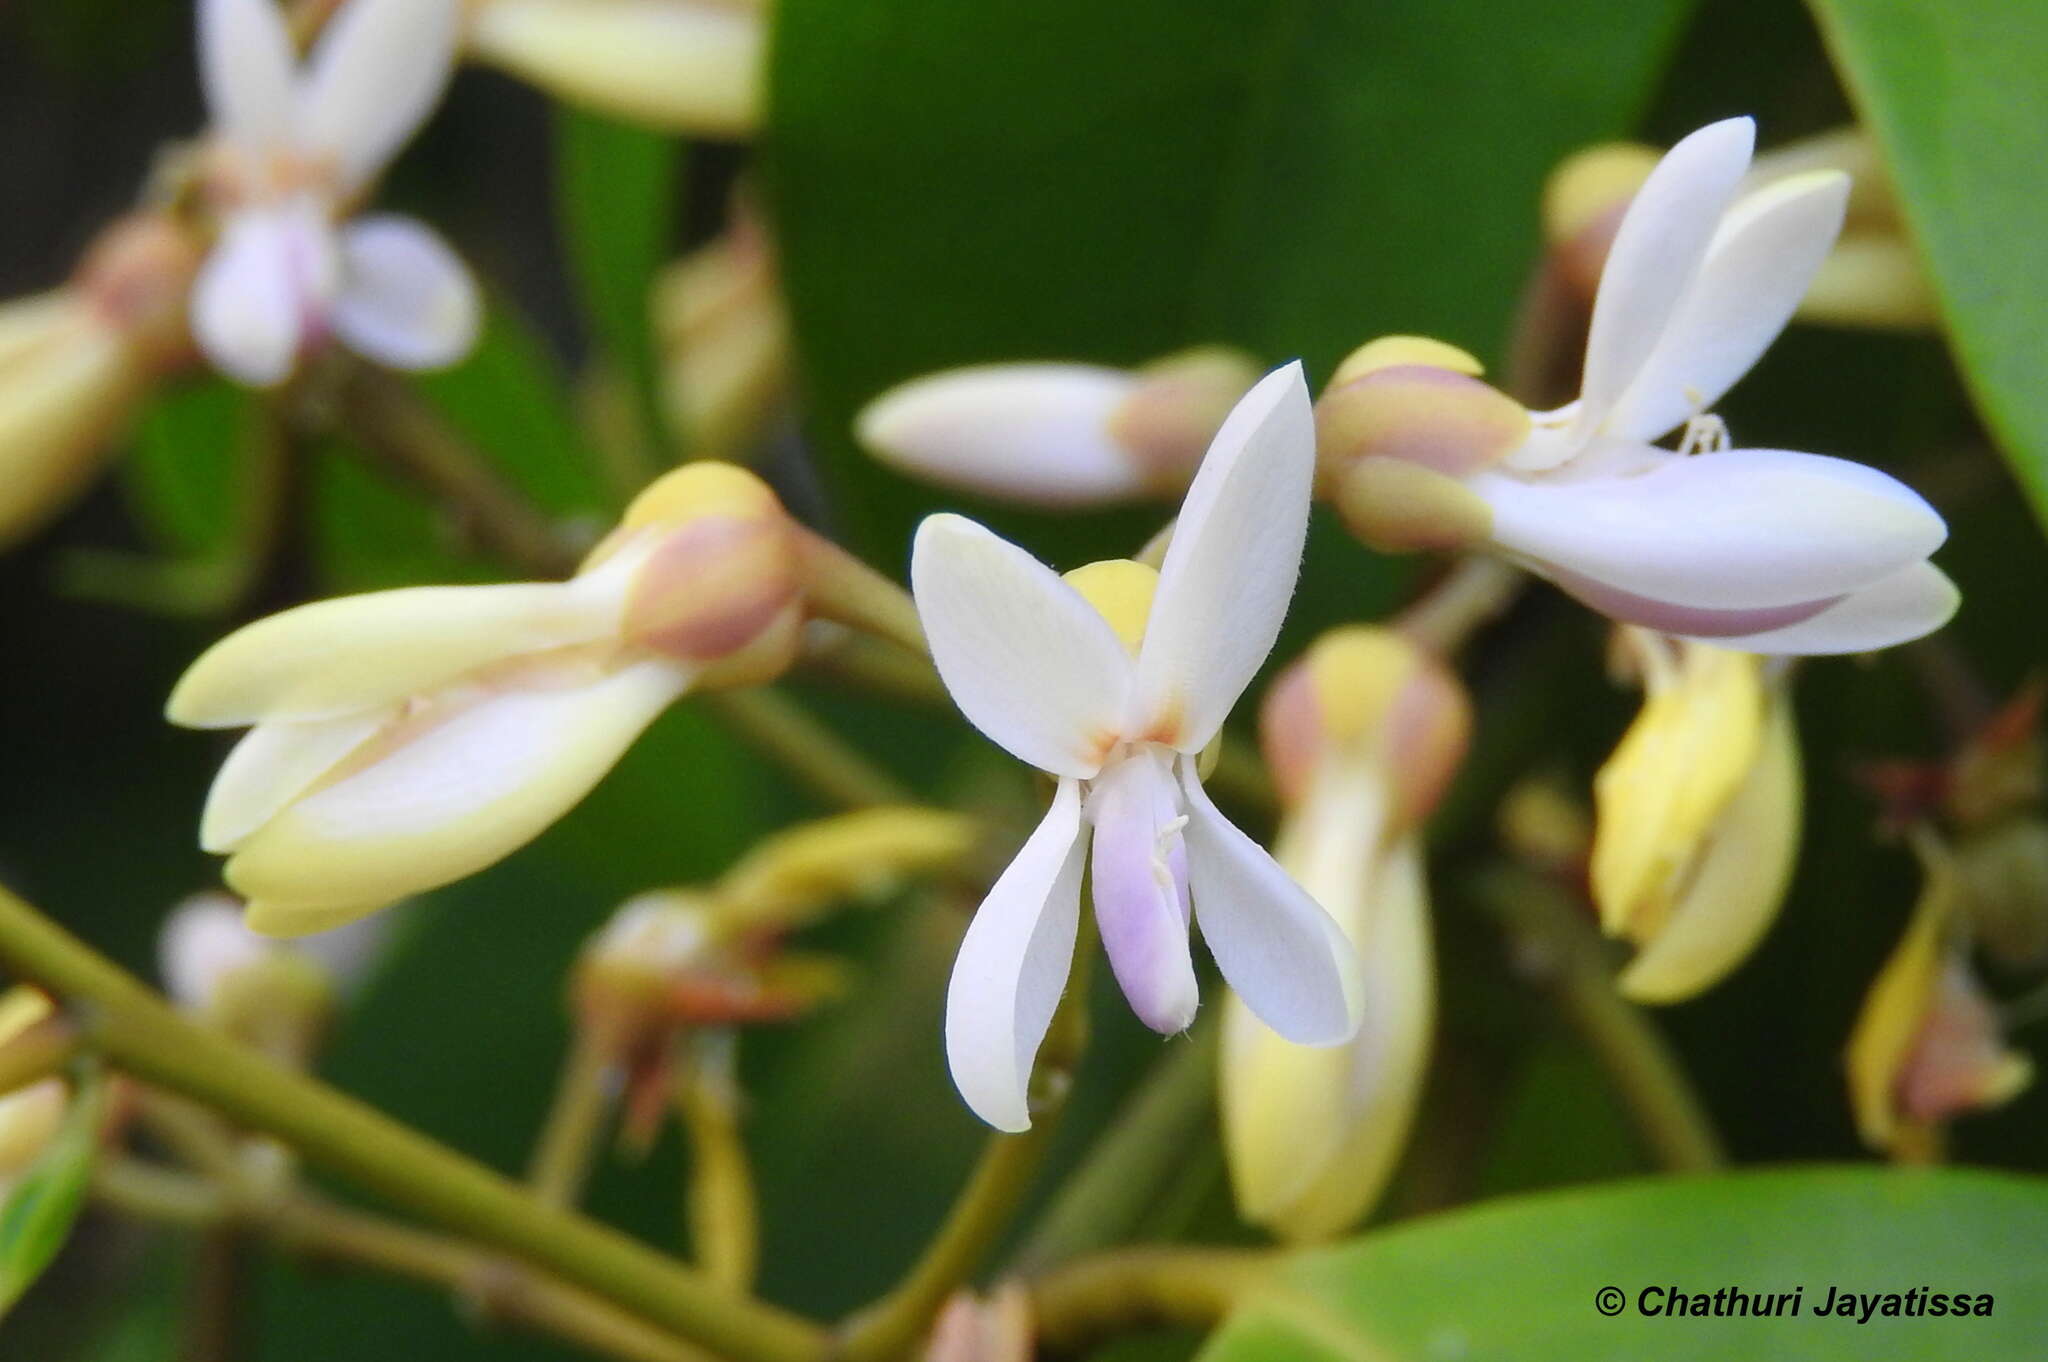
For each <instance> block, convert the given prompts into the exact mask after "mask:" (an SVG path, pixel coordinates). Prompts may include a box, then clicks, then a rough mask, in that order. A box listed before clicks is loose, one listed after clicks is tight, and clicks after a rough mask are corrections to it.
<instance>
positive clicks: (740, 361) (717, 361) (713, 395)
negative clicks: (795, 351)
mask: <svg viewBox="0 0 2048 1362" xmlns="http://www.w3.org/2000/svg"><path fill="white" fill-rule="evenodd" d="M735 219H736V220H735V223H734V226H733V227H732V228H731V229H730V230H728V231H727V232H726V233H725V235H723V236H721V237H719V238H718V239H717V240H715V241H713V242H711V243H710V244H709V245H706V246H704V247H703V248H701V249H700V250H698V251H696V252H695V253H694V254H692V255H690V256H689V257H687V258H686V259H683V260H681V261H678V262H677V263H676V264H674V265H672V266H670V267H669V268H668V269H667V270H666V271H665V272H664V273H663V274H662V276H661V278H660V279H659V280H657V281H656V283H655V288H654V322H655V327H656V330H657V331H658V333H659V334H660V337H661V346H662V353H663V360H664V365H665V370H666V372H665V375H664V379H663V394H664V396H665V397H666V399H667V402H668V410H669V415H670V417H671V419H673V420H674V422H675V424H676V425H677V427H678V428H679V429H681V430H682V431H683V432H684V434H685V436H686V437H687V439H688V440H689V442H690V447H691V448H692V449H694V450H696V451H697V452H698V453H699V454H701V455H703V456H705V457H708V458H716V459H741V460H743V459H744V458H745V457H746V456H747V455H748V454H749V453H750V452H751V451H752V450H753V449H754V448H755V447H756V445H757V444H758V443H759V442H760V440H761V437H762V434H763V432H764V431H765V429H766V428H767V426H768V423H769V420H770V417H771V415H772V414H773V412H774V410H775V407H776V404H777V402H778V401H779V400H780V399H781V398H782V396H783V394H784V392H785V391H786V390H787V388H788V385H789V319H788V317H787V315H786V313H785V310H784V308H783V305H782V294H781V290H780V288H779V287H778V284H777V281H776V276H775V262H774V254H773V252H772V251H771V250H770V248H769V244H768V235H767V233H766V232H765V231H763V230H761V228H760V227H759V226H758V225H757V224H755V223H754V222H752V220H751V216H750V213H749V210H748V209H747V208H746V207H745V205H744V202H742V203H740V204H739V205H736V207H735Z"/></svg>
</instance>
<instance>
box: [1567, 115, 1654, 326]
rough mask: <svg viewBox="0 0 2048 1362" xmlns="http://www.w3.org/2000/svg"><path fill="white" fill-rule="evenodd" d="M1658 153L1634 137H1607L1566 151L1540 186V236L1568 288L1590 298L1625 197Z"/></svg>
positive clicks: (1625, 208) (1631, 195) (1630, 196)
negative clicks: (1607, 140) (1605, 140)
mask: <svg viewBox="0 0 2048 1362" xmlns="http://www.w3.org/2000/svg"><path fill="white" fill-rule="evenodd" d="M1658 159H1659V154H1658V152H1657V150H1656V148H1654V147H1648V146H1644V145H1642V144H1641V143H1639V142H1610V143H1606V144H1603V145H1600V146H1593V147H1587V148H1586V149H1585V150H1583V151H1579V152H1576V153H1574V154H1573V155H1571V156H1568V157H1566V158H1565V159H1564V161H1563V162H1561V163H1560V164H1559V165H1558V167H1557V169H1555V170H1553V171H1552V172H1551V173H1550V178H1549V180H1548V181H1546V182H1545V183H1544V186H1543V238H1544V240H1545V241H1547V242H1549V243H1550V247H1551V250H1552V252H1553V253H1554V259H1555V260H1556V261H1557V263H1558V267H1559V268H1560V269H1561V270H1562V271H1563V273H1564V275H1565V277H1566V279H1567V280H1569V281H1570V283H1571V285H1572V287H1573V288H1574V289H1575V290H1576V291H1577V292H1578V293H1579V294H1580V296H1582V297H1586V298H1591V297H1592V296H1593V294H1594V291H1595V290H1597V289H1598V288H1599V286H1600V271H1601V269H1602V268H1603V267H1604V266H1605V265H1606V263H1607V250H1608V248H1609V247H1610V246H1612V245H1613V244H1614V234H1615V232H1616V231H1617V230H1619V229H1620V227H1621V218H1622V214H1624V213H1625V212H1627V211H1628V205H1629V201H1630V200H1632V199H1633V198H1635V196H1636V191H1637V190H1639V189H1641V188H1642V187H1643V182H1644V181H1645V180H1647V179H1649V178H1650V172H1651V171H1652V170H1653V169H1655V168H1656V165H1657V161H1658Z"/></svg>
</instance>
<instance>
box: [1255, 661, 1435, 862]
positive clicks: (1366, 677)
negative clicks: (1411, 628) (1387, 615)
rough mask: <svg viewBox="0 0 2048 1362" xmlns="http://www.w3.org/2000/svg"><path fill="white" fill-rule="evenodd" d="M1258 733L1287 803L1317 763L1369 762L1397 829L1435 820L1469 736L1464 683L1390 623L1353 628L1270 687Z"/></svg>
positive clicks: (1306, 784)
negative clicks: (1388, 791)
mask: <svg viewBox="0 0 2048 1362" xmlns="http://www.w3.org/2000/svg"><path fill="white" fill-rule="evenodd" d="M1259 720H1260V729H1259V732H1260V738H1261V742H1262V744H1263V747H1264V750H1265V755H1266V761H1267V765H1268V766H1269V767H1270V769H1271V770H1272V773H1273V781H1274V784H1275V786H1276V787H1277V788H1278V790H1279V792H1280V797H1281V800H1282V802H1283V803H1287V804H1293V803H1296V802H1298V801H1299V800H1301V799H1302V798H1303V797H1305V795H1306V794H1307V792H1308V791H1309V789H1310V788H1311V786H1312V784H1313V780H1314V776H1315V772H1316V769H1317V767H1318V765H1319V764H1320V763H1322V762H1323V761H1325V760H1328V759H1331V758H1332V757H1335V758H1338V759H1349V760H1355V761H1365V762H1370V763H1372V764H1374V765H1375V766H1376V767H1378V768H1379V769H1380V770H1382V771H1383V772H1384V773H1385V775H1386V778H1387V779H1388V781H1389V782H1390V783H1391V785H1392V787H1393V792H1394V797H1395V801H1396V807H1395V810H1394V815H1395V816H1394V822H1395V825H1396V826H1408V825H1411V824H1413V823H1416V822H1419V821H1420V820H1421V819H1423V818H1425V817H1427V816H1428V814H1429V812H1430V810H1431V809H1433V808H1435V807H1436V803H1437V801H1438V799H1440V798H1441V797H1442V795H1443V791H1444V788H1445V786H1446V785H1448V784H1449V782H1450V778H1451V776H1452V774H1453V773H1454V772H1455V771H1456V770H1457V767H1458V763H1459V762H1460V761H1461V760H1462V759H1463V758H1464V754H1465V747H1466V743H1467V741H1468V740H1469V738H1470V736H1471V726H1472V714H1471V703H1470V701H1469V700H1468V699H1467V698H1466V695H1465V689H1464V686H1463V685H1462V684H1461V683H1460V682H1459V681H1458V679H1457V677H1456V676H1455V675H1453V674H1452V673H1451V671H1450V669H1449V668H1448V667H1446V666H1444V665H1443V663H1442V662H1441V661H1439V660H1438V659H1437V658H1436V657H1434V656H1433V655H1431V654H1430V653H1428V652H1427V651H1425V650H1424V649H1422V648H1419V647H1417V646H1416V645H1415V644H1414V643H1413V642H1411V641H1410V640H1409V639H1407V638H1406V637H1404V636H1403V635H1401V634H1399V633H1397V632H1395V631H1394V630H1391V629H1381V628H1376V627H1373V626H1370V625H1351V626H1347V627H1344V628H1340V629H1333V630H1331V631H1330V632H1329V633H1326V634H1324V635H1323V636H1322V637H1321V638H1319V639H1317V640H1316V641H1315V643H1313V644H1312V645H1310V647H1309V650H1308V652H1307V653H1306V654H1305V655H1303V657H1302V658H1301V660H1300V661H1298V662H1296V663H1295V664H1294V665H1293V666H1291V667H1289V668H1288V669H1287V670H1286V671H1285V672H1283V673H1282V674H1281V676H1280V679H1279V680H1277V681H1276V682H1274V684H1273V687H1272V689H1271V690H1270V691H1268V692H1267V696H1266V701H1265V704H1264V706H1263V707H1262V708H1261V711H1260V715H1259Z"/></svg>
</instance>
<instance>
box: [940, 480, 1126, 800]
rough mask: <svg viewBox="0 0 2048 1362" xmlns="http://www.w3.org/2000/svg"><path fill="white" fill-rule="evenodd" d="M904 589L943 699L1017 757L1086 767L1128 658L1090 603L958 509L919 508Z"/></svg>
mask: <svg viewBox="0 0 2048 1362" xmlns="http://www.w3.org/2000/svg"><path fill="white" fill-rule="evenodd" d="M910 585H911V592H912V594H913V595H914V596H915V597H916V599H917V613H918V618H919V619H921V620H922V621H923V622H924V632H925V636H926V638H927V639H929V640H930V642H931V649H932V662H933V664H934V665H936V666H937V667H938V669H939V676H940V677H941V678H942V679H943V680H944V681H945V683H946V689H947V690H948V691H950V692H951V693H952V696H953V703H954V704H956V705H958V706H959V707H960V712H961V713H962V714H965V715H966V716H967V721H968V722H969V723H971V724H973V725H974V726H975V727H976V728H978V729H980V730H981V731H982V733H983V734H984V735H986V736H987V737H988V739H989V740H990V741H991V742H993V743H995V744H996V745H998V746H999V747H1001V748H1003V749H1004V750H1005V751H1007V752H1009V753H1010V755H1012V756H1014V757H1016V758H1017V759H1018V760H1019V761H1023V762H1028V763H1030V764H1031V765H1033V766H1036V767H1038V768H1039V769H1040V770H1042V771H1051V772H1053V773H1054V774H1056V775H1062V776H1081V777H1088V776H1092V775H1094V774H1095V773H1096V772H1097V771H1098V770H1100V769H1101V767H1102V758H1103V756H1104V755H1105V754H1106V752H1107V751H1108V749H1109V747H1110V746H1111V745H1112V744H1113V743H1114V742H1115V741H1116V739H1117V737H1118V731H1119V724H1120V721H1121V719H1122V717H1123V708H1124V697H1125V695H1126V694H1127V693H1128V691H1129V689H1130V674H1131V664H1130V658H1129V657H1128V656H1127V655H1126V654H1125V652H1124V645H1123V644H1122V643H1121V642H1120V641H1119V640H1118V639H1117V636H1116V631H1115V630H1113V629H1111V628H1110V626H1109V621H1108V620H1105V619H1104V618H1103V617H1102V616H1101V615H1100V614H1099V613H1098V612H1097V611H1096V609H1095V607H1094V606H1092V605H1090V604H1088V602H1087V601H1086V600H1084V599H1082V597H1081V594H1080V593H1079V592H1078V591H1076V590H1074V588H1073V587H1071V586H1069V585H1067V584H1066V583H1065V582H1063V581H1061V580H1060V579H1059V577H1058V575H1057V574H1055V573H1054V572H1053V570H1052V569H1051V568H1049V567H1047V566H1046V565H1045V564H1043V563H1041V562H1039V561H1038V560H1037V559H1036V558H1033V557H1032V556H1031V555H1030V554H1028V553H1026V552H1024V550H1022V549H1020V548H1018V547H1017V546H1016V545H1015V544H1012V543H1010V542H1009V541H1007V540H1005V539H1003V538H1001V537H1000V536H998V535H996V534H994V533H993V532H991V531H990V530H988V529H985V528H984V527H982V526H980V525H977V524H975V523H974V522H973V521H971V520H968V519H966V518H965V517H964V516H957V515H935V516H927V517H926V518H925V521H924V523H923V524H922V525H919V526H918V527H917V540H916V542H915V544H914V545H913V546H912V548H911V552H910Z"/></svg>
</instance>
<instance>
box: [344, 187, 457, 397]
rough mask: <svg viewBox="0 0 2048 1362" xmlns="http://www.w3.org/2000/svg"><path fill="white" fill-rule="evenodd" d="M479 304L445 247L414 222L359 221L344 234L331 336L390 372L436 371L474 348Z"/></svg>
mask: <svg viewBox="0 0 2048 1362" xmlns="http://www.w3.org/2000/svg"><path fill="white" fill-rule="evenodd" d="M481 312H482V307H481V304H480V303H479V302H478V300H477V293H476V285H475V284H474V283H473V282H471V280H470V277H469V271H468V270H467V269H465V268H464V267H463V264H462V261H461V259H460V258H459V257H457V256H456V254H455V252H454V251H452V250H450V249H449V248H448V245H447V243H446V242H444V241H442V240H441V238H440V237H438V236H436V235H435V234H434V233H433V232H431V231H429V230H428V229H427V228H426V227H424V226H422V225H421V224H420V223H418V222H415V221H413V220H412V219H411V218H403V217H393V216H376V217H365V218H358V219H357V220H355V221H354V222H351V223H349V224H348V225H347V226H346V227H344V228H342V231H341V287H340V290H339V292H338V293H337V294H336V295H335V299H334V307H333V313H332V322H333V326H334V331H335V334H336V335H338V336H340V337H341V339H342V340H343V342H344V343H346V344H347V345H348V347H349V348H350V349H351V350H354V351H355V352H356V353H357V354H359V355H363V356H366V357H367V358H370V359H373V360H376V361H377V362H378V363H380V364H387V365H389V366H391V367H392V368H394V369H440V368H445V367H446V366H448V365H450V364H453V363H455V362H456V361H457V360H459V359H461V358H462V357H463V356H464V355H466V354H468V353H469V351H470V348H471V347H472V346H474V345H475V344H476V336H477V329H478V326H479V325H480V322H481Z"/></svg>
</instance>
